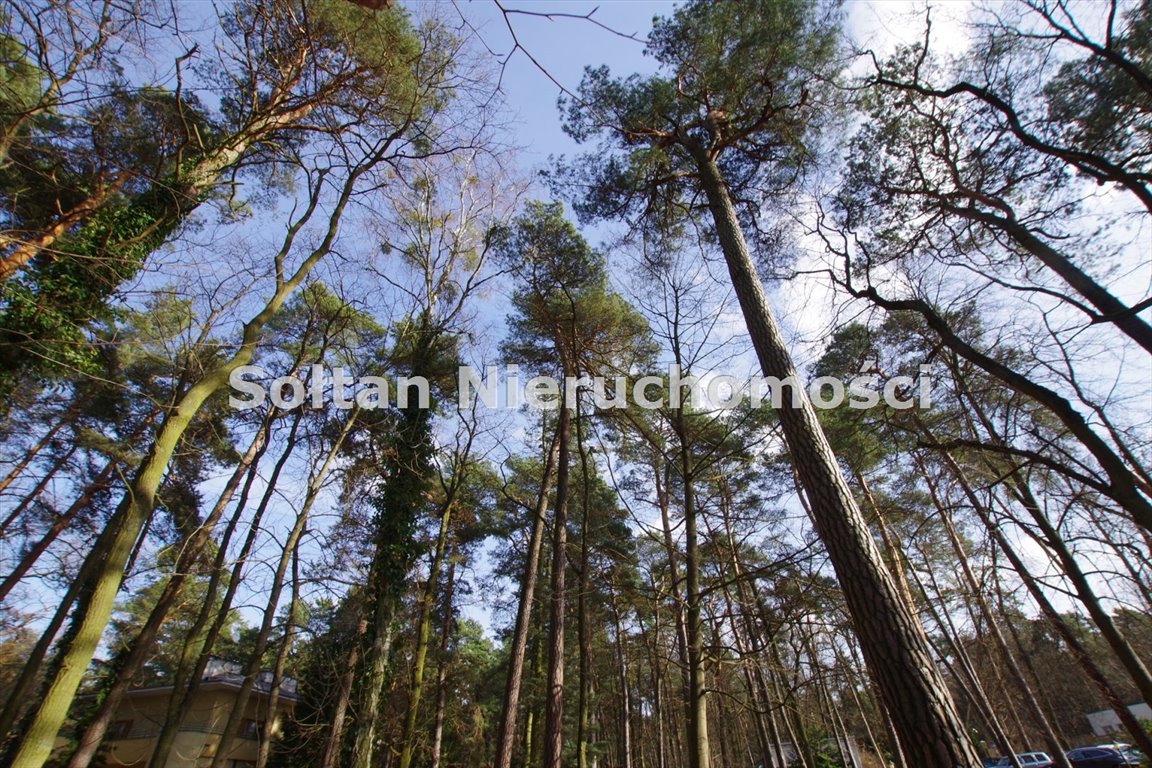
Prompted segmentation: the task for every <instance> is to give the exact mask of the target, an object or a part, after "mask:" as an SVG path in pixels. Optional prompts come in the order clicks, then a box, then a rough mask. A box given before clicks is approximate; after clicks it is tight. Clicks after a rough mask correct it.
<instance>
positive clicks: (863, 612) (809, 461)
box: [695, 149, 981, 768]
mask: <svg viewBox="0 0 1152 768" xmlns="http://www.w3.org/2000/svg"><path fill="white" fill-rule="evenodd" d="M695 160H696V165H697V169H698V171H699V175H700V181H701V184H702V186H703V189H704V191H705V194H706V195H707V198H708V206H709V209H710V210H711V212H712V218H713V221H714V223H715V225H716V232H717V236H718V238H719V241H720V245H721V248H722V249H723V251H724V257H725V260H726V261H727V263H728V271H729V274H730V275H731V278H732V285H733V288H734V289H735V291H736V295H737V298H738V299H739V301H740V306H741V309H742V310H743V313H744V319H745V322H746V323H747V325H748V332H749V334H750V335H751V337H752V343H753V345H754V347H755V348H756V354H757V357H758V358H759V361H760V365H761V368H762V369H763V372H764V374H765V375H767V376H776V377H778V378H779V379H781V380H787V379H789V378H790V377H791V378H792V380H793V381H795V382H796V384H795V385H794V386H795V388H796V390H797V391H798V394H799V397H798V400H799V403H800V404H799V406H798V407H793V406H790V405H789V404H788V403H787V402H785V403H784V407H783V408H781V409H780V410H779V411H778V413H779V416H780V422H781V426H782V427H783V431H784V436H785V440H786V442H787V445H788V448H789V451H790V454H791V458H792V461H793V463H794V465H795V467H796V470H797V473H798V475H799V476H800V479H801V483H802V485H803V488H804V491H805V493H806V494H807V496H808V499H809V501H810V503H811V505H812V510H813V517H814V521H815V524H816V529H817V532H818V533H819V534H820V538H821V540H822V541H823V542H824V545H825V547H826V548H827V550H828V554H829V558H830V559H831V561H832V564H833V567H834V568H835V570H836V574H837V576H838V578H839V581H840V585H841V588H842V589H843V591H844V596H845V600H846V602H847V606H848V611H849V613H850V615H851V617H852V622H853V625H854V626H855V628H856V632H857V635H858V637H859V639H860V645H861V649H862V650H863V652H864V658H865V660H866V661H867V664H868V667H869V670H870V671H871V673H872V676H873V679H874V680H876V682H877V685H878V687H879V689H880V692H881V695H882V696H883V698H884V700H885V702H886V703H887V705H888V708H889V712H890V713H891V715H892V719H893V723H894V725H895V727H896V730H897V732H898V733H899V734H900V741H901V746H902V748H903V750H904V754H905V756H906V757H907V759H908V760H909V761H910V762H911V763H913V764H917V765H940V766H945V765H947V766H950V767H951V768H978V767H979V766H981V761H980V758H979V756H978V755H977V754H976V750H975V748H974V747H973V745H972V743H971V742H970V740H969V738H968V735H967V731H966V729H965V727H964V724H963V723H962V722H961V720H960V718H959V716H958V715H957V713H956V708H955V705H954V704H953V702H952V697H951V695H950V694H949V692H948V687H947V685H946V684H945V683H944V680H943V678H942V677H941V676H940V673H939V671H938V670H937V669H936V665H935V663H934V661H933V658H932V653H931V648H930V646H929V645H928V641H927V638H926V637H925V636H924V631H923V629H922V628H921V627H920V625H919V622H917V620H916V617H915V616H913V615H912V614H911V613H910V612H909V610H908V608H907V606H905V605H904V602H903V601H902V600H901V599H900V594H899V591H898V590H897V588H896V586H895V584H894V583H893V579H892V576H891V574H889V573H888V571H887V569H886V568H884V565H883V560H882V558H881V556H880V553H879V552H878V551H877V550H876V545H875V543H874V542H873V540H872V537H871V535H870V533H869V532H868V528H867V526H866V525H865V523H864V519H863V517H862V516H861V514H860V510H859V509H858V508H857V507H856V503H855V501H854V500H853V498H852V493H851V491H850V490H849V488H848V485H847V483H845V482H844V478H843V477H842V476H841V474H840V469H839V467H838V466H837V464H836V459H835V457H834V455H833V453H832V450H831V448H830V447H829V445H828V440H827V438H825V436H824V433H823V430H822V429H821V427H820V423H819V421H818V420H817V418H816V413H815V411H814V410H813V408H812V404H811V403H810V402H809V400H808V398H807V396H806V394H805V393H804V392H803V391H802V390H801V389H800V384H799V379H798V378H796V368H795V366H794V365H793V363H792V359H791V356H790V354H789V352H788V348H787V347H786V345H785V344H784V339H783V336H782V335H781V333H780V329H779V328H778V326H777V324H776V321H775V319H774V318H773V317H772V313H771V310H770V309H769V307H768V302H767V298H766V297H765V295H764V289H763V287H762V286H761V284H760V279H759V276H758V275H757V273H756V270H755V267H754V266H753V263H752V258H751V256H750V254H749V252H748V246H747V244H746V243H745V241H744V235H743V233H742V232H741V230H740V224H739V222H738V220H737V217H736V210H735V208H734V206H733V204H732V200H731V198H730V197H729V195H728V190H727V187H726V186H725V183H724V179H723V177H722V175H721V173H720V169H719V168H718V167H717V165H716V163H715V160H714V159H713V158H712V157H711V156H709V155H708V154H707V153H706V152H705V151H704V150H702V149H697V151H696V152H695Z"/></svg>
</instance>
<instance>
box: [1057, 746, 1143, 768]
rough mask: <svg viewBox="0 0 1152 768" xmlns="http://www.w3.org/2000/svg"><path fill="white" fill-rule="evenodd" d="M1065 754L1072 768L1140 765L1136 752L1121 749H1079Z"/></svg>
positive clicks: (1112, 767) (1138, 755)
mask: <svg viewBox="0 0 1152 768" xmlns="http://www.w3.org/2000/svg"><path fill="white" fill-rule="evenodd" d="M1067 754H1068V762H1070V763H1072V768H1130V767H1131V768H1135V767H1136V766H1138V765H1141V764H1142V758H1141V756H1140V754H1139V753H1138V752H1136V751H1135V750H1133V749H1125V748H1123V747H1080V748H1079V749H1073V750H1071V751H1070V752H1068V753H1067Z"/></svg>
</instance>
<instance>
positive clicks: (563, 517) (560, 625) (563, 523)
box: [542, 397, 576, 768]
mask: <svg viewBox="0 0 1152 768" xmlns="http://www.w3.org/2000/svg"><path fill="white" fill-rule="evenodd" d="M575 407H576V403H568V402H566V401H565V399H564V398H563V397H562V398H561V400H560V412H559V415H558V423H557V427H556V431H557V434H558V435H559V439H558V441H557V448H558V451H559V457H558V465H557V469H556V512H555V514H554V515H553V516H552V573H551V587H552V594H551V595H550V596H549V608H550V610H549V617H548V673H547V683H546V685H547V692H546V699H545V706H544V760H543V763H542V765H543V768H561V765H563V762H564V759H563V747H564V608H565V604H566V602H567V599H566V598H567V593H566V592H565V587H564V576H565V571H566V569H567V567H568V563H567V561H568V557H567V551H566V550H567V547H568V465H569V463H570V462H569V459H570V456H569V454H570V450H571V449H570V448H569V445H570V443H571V439H572V410H573V409H574V408H575Z"/></svg>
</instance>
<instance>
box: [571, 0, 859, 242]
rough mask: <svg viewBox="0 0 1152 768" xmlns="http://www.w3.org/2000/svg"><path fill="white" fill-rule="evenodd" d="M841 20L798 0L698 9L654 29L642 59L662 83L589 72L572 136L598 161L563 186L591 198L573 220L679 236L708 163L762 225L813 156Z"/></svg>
mask: <svg viewBox="0 0 1152 768" xmlns="http://www.w3.org/2000/svg"><path fill="white" fill-rule="evenodd" d="M836 13H837V10H836V5H835V4H827V5H826V4H821V3H810V2H803V1H802V0H756V1H755V2H736V1H735V0H724V1H723V2H691V3H687V4H685V5H684V6H682V7H680V8H678V9H677V10H676V11H675V13H674V14H673V15H672V16H671V17H668V18H659V19H657V20H656V22H655V25H654V27H653V30H652V34H651V35H650V37H649V42H648V47H647V50H646V52H647V53H648V55H650V56H652V57H653V58H654V59H655V60H656V61H657V62H658V63H659V64H660V67H661V69H660V73H659V74H657V75H654V76H650V77H640V76H638V75H633V76H631V77H627V78H623V79H621V78H616V77H613V76H612V75H611V73H610V72H609V70H608V69H607V68H606V67H599V68H594V69H592V68H590V69H587V70H586V71H585V75H584V79H583V81H582V83H581V85H580V89H579V99H573V100H572V101H571V102H569V103H568V104H567V105H566V122H565V130H566V131H567V132H568V133H569V134H570V135H571V136H572V137H573V138H575V139H576V140H577V141H580V142H586V141H589V140H591V139H593V138H594V137H596V136H602V137H603V143H602V146H601V151H599V152H597V153H595V154H593V155H589V156H585V157H584V158H582V161H581V164H580V165H578V166H576V167H575V168H571V169H568V170H567V171H565V172H562V173H561V174H559V177H558V178H559V180H561V181H568V182H573V181H574V182H576V183H579V184H581V185H583V188H587V189H589V192H588V193H587V194H586V195H585V196H583V197H582V198H581V199H580V200H579V201H578V202H577V204H576V211H577V213H578V214H580V216H581V217H582V218H600V217H605V218H613V217H615V218H620V217H627V218H630V219H631V221H632V223H633V224H634V225H636V226H638V227H641V228H643V229H644V230H646V232H647V233H648V234H649V236H657V237H664V236H667V235H668V234H669V233H674V232H675V231H677V230H678V229H679V228H680V227H681V226H682V223H683V220H684V217H685V216H686V215H689V214H690V213H691V212H692V210H693V209H697V210H698V209H699V207H700V200H699V197H698V188H697V184H696V182H695V178H696V172H697V167H698V163H699V161H700V160H701V157H702V156H703V155H707V156H708V157H710V158H711V159H713V160H714V161H715V162H716V163H717V164H718V166H719V167H720V169H721V171H722V173H723V176H724V177H725V179H726V180H727V182H728V184H729V186H730V187H731V188H732V189H733V190H735V195H734V197H736V199H737V200H738V201H739V202H740V203H741V204H742V205H743V208H742V210H743V211H744V215H745V217H746V222H745V223H746V224H748V225H753V224H755V223H756V221H757V220H758V219H759V206H760V205H761V204H762V203H763V202H764V200H765V196H766V195H769V194H773V193H775V192H778V191H779V190H781V189H784V188H786V187H788V186H789V185H790V184H792V183H793V182H794V180H795V177H796V175H797V173H798V170H799V168H800V165H801V163H802V162H803V161H805V160H806V159H807V158H808V157H809V156H810V155H811V152H812V146H813V141H814V128H813V124H812V118H813V116H814V115H815V114H817V113H818V112H819V111H820V110H821V109H823V108H824V107H825V106H826V105H825V104H823V103H822V102H824V101H826V100H827V95H828V94H827V93H825V92H824V91H823V90H822V86H821V85H820V84H819V83H820V80H821V78H824V79H827V80H830V79H831V78H832V76H833V73H834V72H835V69H836V63H835V59H836V56H837V53H838V37H837V35H838V31H837V30H838V24H837V22H836ZM746 229H747V230H748V232H750V233H755V232H756V231H757V229H756V228H755V227H754V226H747V227H746Z"/></svg>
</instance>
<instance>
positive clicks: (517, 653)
mask: <svg viewBox="0 0 1152 768" xmlns="http://www.w3.org/2000/svg"><path fill="white" fill-rule="evenodd" d="M559 435H560V433H559V430H557V432H556V433H555V434H554V435H553V436H552V444H551V446H550V447H549V448H548V454H547V457H546V459H545V461H544V474H543V475H542V476H541V478H540V492H539V493H538V494H537V496H536V507H535V509H534V510H533V515H532V533H531V534H530V535H529V537H528V559H527V561H526V562H525V565H524V575H523V576H522V577H521V579H520V602H519V605H518V607H517V609H516V627H515V629H514V630H513V633H512V648H511V650H510V652H509V659H508V678H507V680H506V681H505V685H504V710H503V713H502V714H501V716H500V727H499V730H498V731H497V732H496V760H495V763H494V765H495V768H510V767H511V765H512V747H513V743H514V741H515V738H516V721H517V719H518V716H519V705H520V685H521V680H522V679H523V677H524V654H525V651H526V649H527V648H528V629H529V627H530V626H531V620H532V604H533V600H534V599H535V594H536V580H537V577H538V575H539V571H540V550H541V548H542V545H543V541H544V523H545V520H544V517H545V512H546V511H547V509H548V494H549V492H550V490H551V486H552V476H553V473H554V472H555V471H556V462H557V457H558V454H559Z"/></svg>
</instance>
